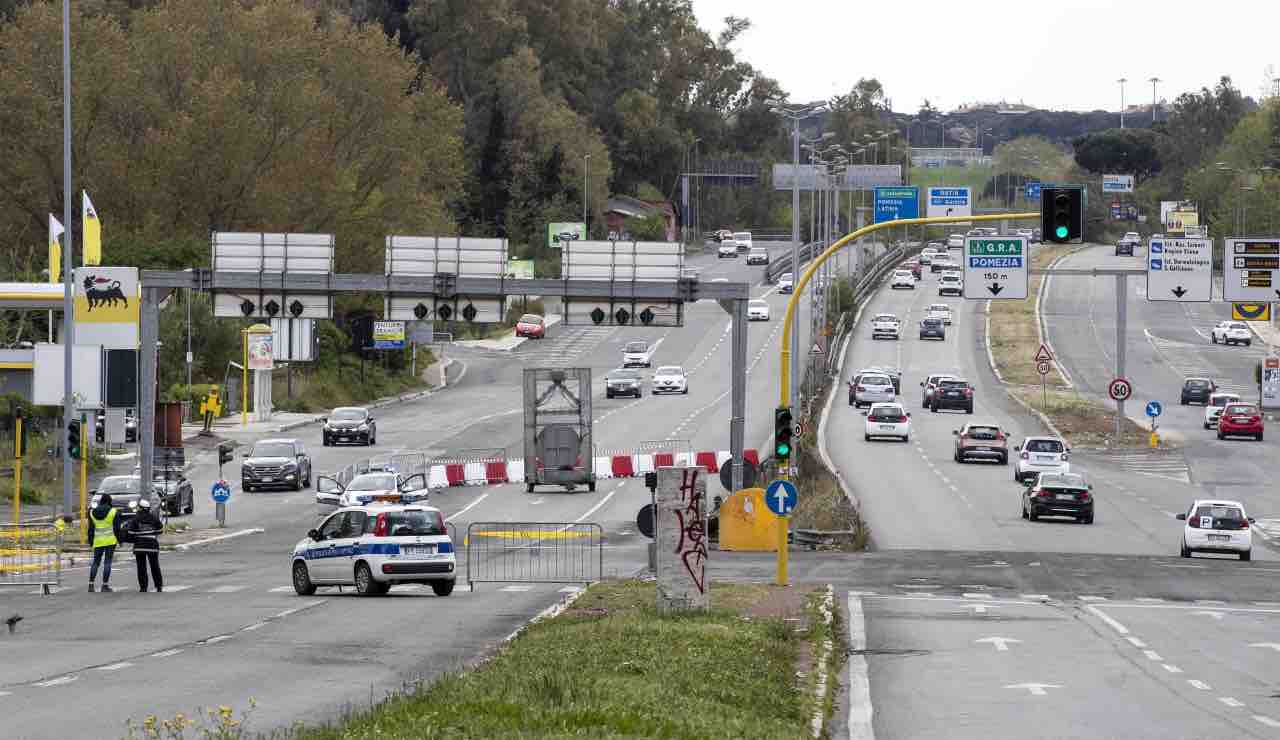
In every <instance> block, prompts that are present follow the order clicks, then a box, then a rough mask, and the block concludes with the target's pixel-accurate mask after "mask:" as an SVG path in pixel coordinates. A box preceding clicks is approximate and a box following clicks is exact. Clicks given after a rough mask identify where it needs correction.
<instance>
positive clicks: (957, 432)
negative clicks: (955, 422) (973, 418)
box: [951, 429, 960, 437]
mask: <svg viewBox="0 0 1280 740" xmlns="http://www.w3.org/2000/svg"><path fill="white" fill-rule="evenodd" d="M951 436H953V437H959V436H960V430H959V429H952V430H951Z"/></svg>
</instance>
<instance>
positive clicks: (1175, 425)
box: [1042, 247, 1280, 518]
mask: <svg viewBox="0 0 1280 740" xmlns="http://www.w3.org/2000/svg"><path fill="white" fill-rule="evenodd" d="M1061 264H1062V266H1064V267H1083V268H1089V267H1108V266H1118V265H1122V266H1136V267H1141V265H1142V264H1143V263H1142V259H1141V257H1139V259H1137V260H1136V261H1135V260H1133V259H1131V258H1128V257H1115V256H1113V255H1112V254H1111V253H1110V252H1108V251H1107V248H1105V247H1093V248H1088V249H1084V250H1082V251H1080V252H1077V253H1075V254H1073V255H1072V256H1070V257H1068V258H1067V259H1065V260H1063V261H1062V263H1061ZM1220 287H1221V286H1220V285H1219V286H1218V288H1219V289H1220ZM1145 289H1146V281H1145V280H1144V279H1142V278H1141V276H1139V277H1137V278H1131V279H1129V295H1128V297H1127V300H1128V306H1129V310H1128V330H1127V332H1126V345H1125V346H1126V347H1127V351H1126V355H1127V370H1126V374H1127V375H1128V377H1129V379H1130V380H1131V381H1132V382H1133V384H1134V388H1135V400H1136V401H1137V402H1136V403H1130V404H1128V406H1129V408H1128V409H1127V410H1128V412H1129V413H1130V415H1131V416H1137V415H1141V414H1142V413H1143V407H1144V406H1145V401H1147V400H1159V401H1161V402H1162V404H1163V406H1164V414H1163V415H1162V416H1161V417H1160V428H1161V433H1162V434H1163V435H1164V436H1166V437H1167V438H1168V439H1169V440H1170V441H1171V442H1172V443H1173V444H1174V445H1176V448H1177V449H1175V450H1173V451H1172V452H1171V454H1170V455H1168V456H1167V457H1166V459H1172V460H1174V461H1175V462H1177V461H1180V462H1181V464H1182V466H1183V469H1184V471H1185V474H1184V475H1182V478H1183V481H1182V482H1184V483H1190V484H1191V488H1192V490H1194V491H1195V492H1196V495H1199V496H1201V497H1204V498H1215V497H1222V498H1231V499H1239V500H1242V501H1243V502H1244V503H1245V505H1246V507H1248V508H1249V509H1250V511H1251V513H1253V514H1254V515H1255V516H1257V517H1259V518H1263V517H1265V518H1275V517H1277V516H1280V489H1277V487H1276V486H1275V485H1274V481H1275V479H1276V474H1277V473H1278V472H1280V462H1278V461H1277V460H1276V456H1275V447H1274V445H1275V444H1276V443H1275V440H1274V439H1271V438H1268V439H1266V440H1265V441H1263V442H1261V443H1259V442H1255V441H1252V440H1238V439H1228V440H1221V441H1220V440H1218V439H1217V438H1216V435H1215V434H1214V432H1213V431H1211V430H1206V429H1204V408H1203V407H1201V406H1181V405H1180V404H1179V391H1180V389H1181V387H1182V380H1183V379H1184V378H1185V377H1189V376H1204V377H1211V378H1213V379H1214V380H1215V381H1216V382H1217V383H1218V384H1219V386H1220V387H1222V388H1223V390H1230V391H1233V392H1237V393H1240V394H1241V396H1242V397H1243V398H1245V399H1253V400H1256V397H1257V386H1256V385H1254V383H1253V367H1254V365H1255V364H1256V363H1257V362H1259V361H1260V360H1261V358H1262V356H1263V354H1264V348H1263V347H1262V346H1261V343H1260V342H1259V343H1255V344H1254V345H1253V346H1252V347H1236V346H1231V347H1227V346H1222V345H1214V344H1211V343H1210V341H1209V336H1210V335H1209V331H1210V329H1211V328H1212V327H1213V325H1214V324H1216V323H1217V322H1219V321H1223V320H1226V319H1229V318H1230V312H1231V308H1230V306H1229V305H1228V304H1226V303H1208V304H1176V303H1170V302H1156V301H1148V300H1147V297H1146V294H1145ZM1218 294H1219V293H1218V292H1215V295H1218ZM1042 311H1043V314H1044V319H1045V324H1046V327H1047V332H1048V337H1049V339H1050V341H1051V342H1052V343H1053V346H1054V349H1055V351H1056V352H1057V354H1058V358H1059V361H1060V362H1063V363H1065V364H1066V367H1067V370H1068V372H1069V373H1070V375H1071V379H1072V381H1073V382H1074V383H1075V385H1076V387H1077V388H1079V389H1080V390H1081V391H1082V392H1085V393H1087V394H1089V395H1091V396H1093V397H1095V398H1099V399H1102V398H1104V397H1105V393H1106V385H1107V382H1108V380H1109V379H1110V378H1111V377H1112V376H1113V375H1114V354H1115V334H1116V324H1115V284H1114V280H1113V279H1101V278H1085V277H1074V276H1055V277H1054V278H1053V279H1052V282H1051V283H1050V286H1049V290H1048V292H1047V295H1046V298H1045V300H1044V302H1043V305H1042ZM1086 322H1087V327H1088V329H1087V330H1082V328H1083V327H1084V326H1085V325H1086ZM1139 418H1140V420H1141V421H1143V422H1144V423H1145V421H1146V419H1145V418H1144V417H1139ZM1149 464H1150V463H1149V458H1144V457H1143V456H1130V457H1129V458H1128V459H1127V460H1126V461H1125V462H1124V465H1125V466H1127V467H1128V468H1130V469H1132V470H1135V471H1138V472H1146V473H1147V474H1148V476H1149V477H1151V476H1154V475H1158V474H1159V473H1162V472H1163V473H1165V474H1166V475H1168V474H1169V473H1171V472H1172V471H1171V470H1169V469H1165V470H1156V469H1150V468H1146V467H1145V466H1147V465H1149Z"/></svg>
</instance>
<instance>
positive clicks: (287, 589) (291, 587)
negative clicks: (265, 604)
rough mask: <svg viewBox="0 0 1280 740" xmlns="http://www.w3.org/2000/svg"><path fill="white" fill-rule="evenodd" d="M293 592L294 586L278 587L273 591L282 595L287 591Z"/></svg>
mask: <svg viewBox="0 0 1280 740" xmlns="http://www.w3.org/2000/svg"><path fill="white" fill-rule="evenodd" d="M292 590H293V586H276V587H275V588H273V589H271V593H273V594H282V593H285V592H286V591H292Z"/></svg>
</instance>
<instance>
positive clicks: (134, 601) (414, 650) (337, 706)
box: [0, 248, 808, 738]
mask: <svg viewBox="0 0 1280 740" xmlns="http://www.w3.org/2000/svg"><path fill="white" fill-rule="evenodd" d="M780 249H781V248H779V250H780ZM690 262H691V265H692V266H695V267H698V268H700V269H701V276H702V279H704V280H710V279H715V278H726V279H728V280H732V281H739V280H742V281H750V282H752V283H753V284H756V283H758V282H759V279H760V277H759V276H760V274H761V271H762V268H760V267H750V268H748V267H747V266H745V265H744V264H743V261H742V260H741V259H734V260H728V259H725V260H717V259H716V258H715V257H714V254H713V255H711V256H709V257H695V258H692V259H691V260H690ZM752 295H753V296H760V295H765V296H767V299H768V300H769V302H770V305H771V308H772V313H773V316H774V318H775V320H773V321H770V322H767V323H766V322H756V323H753V324H751V325H750V331H749V340H750V347H749V353H748V361H749V363H750V368H751V373H750V376H749V387H748V397H749V398H753V399H754V398H772V397H773V396H774V395H775V394H776V392H777V391H776V388H777V385H776V384H777V377H778V375H777V372H778V371H777V361H778V360H777V357H778V355H777V352H776V348H777V346H778V342H779V335H780V330H781V321H780V320H778V317H780V315H781V313H782V308H783V306H784V305H785V303H784V300H783V299H784V298H785V297H784V296H778V295H776V294H773V293H772V291H771V290H770V286H761V285H754V287H753V288H752ZM686 308H687V313H686V322H685V326H683V327H681V328H648V329H644V328H637V329H625V330H624V329H614V328H608V327H596V326H562V325H560V326H556V327H553V328H552V329H551V330H550V333H549V336H548V338H547V339H545V340H541V341H529V342H525V343H524V344H523V345H522V346H520V347H518V348H517V349H516V350H514V351H511V352H507V353H498V352H486V351H480V350H465V351H464V350H461V349H458V350H452V351H451V354H452V356H454V357H455V358H456V359H458V360H460V361H462V362H464V363H465V364H466V366H467V369H466V372H465V374H464V376H463V378H462V380H461V382H460V383H458V384H457V386H456V387H453V388H450V389H449V390H447V391H444V392H442V393H438V394H436V395H433V396H431V397H429V398H427V399H424V400H422V401H420V402H415V403H407V404H404V405H402V406H398V407H390V408H387V409H383V410H381V411H379V412H378V413H377V414H376V416H377V422H378V431H379V433H378V446H377V447H376V448H374V449H372V450H370V449H366V448H362V447H322V446H321V445H320V440H319V435H320V430H319V428H318V427H317V426H307V427H303V428H301V429H298V430H296V431H294V432H292V433H291V434H292V435H293V436H297V437H298V438H300V439H303V440H304V441H306V442H307V443H308V444H309V447H310V451H311V452H312V454H313V458H314V465H315V470H316V471H317V473H323V472H332V471H336V470H337V469H339V468H341V467H343V466H344V465H347V464H350V463H352V462H355V461H357V460H360V459H362V458H366V457H368V456H369V455H370V454H371V453H373V454H383V453H389V452H394V451H396V450H427V451H429V452H430V453H431V454H440V455H444V454H457V453H460V452H462V451H465V450H471V449H481V448H490V449H491V448H498V447H502V448H506V449H507V450H508V452H509V454H510V455H511V456H512V457H518V456H521V451H520V450H521V447H520V444H519V442H520V437H519V429H520V425H519V422H520V419H521V404H520V387H519V379H520V372H521V370H522V368H524V367H530V366H547V365H570V366H588V367H591V368H592V370H593V377H594V378H595V380H596V386H597V392H596V394H595V400H594V411H595V416H596V418H595V424H594V434H595V442H596V445H597V448H598V449H599V450H602V451H607V450H631V449H634V448H635V446H636V444H637V443H638V442H640V441H643V440H687V441H688V443H689V445H690V446H691V447H692V448H693V449H695V450H708V449H710V450H721V449H728V426H729V425H728V419H729V404H730V399H729V385H728V377H729V367H730V353H729V334H728V328H729V317H728V315H727V314H726V313H725V312H724V311H723V310H722V309H721V308H720V306H719V305H718V304H717V303H715V302H713V301H704V302H698V303H696V304H693V305H690V306H687V307H686ZM801 326H802V327H803V328H804V329H805V330H807V326H808V319H807V315H806V316H802V319H801ZM642 338H643V339H648V340H650V341H651V342H653V343H655V344H658V349H657V351H656V353H655V358H654V359H655V363H656V364H683V365H684V366H685V368H686V369H687V371H688V372H689V374H690V392H689V393H688V395H676V396H662V397H655V396H652V395H649V394H646V395H645V396H644V397H643V398H642V399H639V400H635V399H615V400H605V399H604V394H603V387H602V385H601V383H600V379H601V378H602V376H603V374H604V372H605V371H607V370H608V369H611V368H613V367H616V366H617V364H618V361H619V359H620V356H621V348H622V345H623V343H624V342H625V341H630V340H633V339H642ZM802 339H803V340H805V341H807V339H808V338H807V337H802ZM656 364H655V367H656ZM746 430H747V441H748V446H752V447H754V446H757V445H759V444H760V443H762V442H763V441H764V440H765V438H766V437H767V436H768V435H770V434H771V432H772V414H771V409H770V406H769V405H768V404H761V403H751V404H750V405H749V407H748V417H747V426H746ZM279 436H288V435H279ZM601 454H603V452H602V453H601ZM190 477H191V478H192V480H193V482H194V484H195V486H196V490H197V492H202V491H207V490H208V486H209V484H210V482H211V481H212V480H214V479H215V477H216V466H214V465H211V464H210V463H209V462H207V461H206V462H202V463H201V464H199V465H198V466H197V467H196V468H195V469H194V470H193V471H192V472H191V474H190ZM718 491H719V485H718V483H713V484H712V485H711V491H709V492H718ZM713 495H714V494H713ZM648 500H649V492H648V490H647V489H645V488H644V487H643V480H637V479H625V480H622V479H619V480H604V481H601V482H600V484H599V487H598V490H597V491H596V492H595V493H588V492H586V491H584V490H581V489H580V490H579V491H578V492H576V493H562V492H556V491H549V490H539V491H538V492H537V493H535V494H532V495H531V494H528V493H526V492H525V490H524V486H523V485H522V484H511V485H502V486H490V487H458V488H450V489H446V490H443V491H441V492H439V493H436V494H434V495H433V496H432V502H431V503H432V504H433V505H435V506H437V507H439V508H440V509H441V510H442V511H443V512H444V513H445V515H446V516H447V517H449V520H450V522H451V523H452V524H453V525H455V526H456V527H457V530H458V532H459V533H460V534H461V533H465V531H466V528H467V526H468V524H470V523H472V522H480V521H498V522H516V521H539V522H597V523H599V524H601V526H602V527H603V528H604V531H605V540H606V544H605V555H604V570H605V573H606V575H630V574H632V573H634V572H636V571H637V570H639V569H640V568H642V567H643V566H644V564H645V562H646V555H645V553H646V543H647V540H645V539H644V538H642V537H641V536H640V535H639V534H638V533H637V532H636V527H635V516H636V513H637V512H638V510H639V509H640V507H641V506H642V505H644V504H645V503H647V502H648ZM229 511H230V515H229V528H230V531H235V530H237V529H239V528H246V527H260V528H263V529H264V530H265V532H264V533H262V534H259V535H250V536H244V537H239V538H235V539H231V540H226V541H223V542H219V543H213V544H209V545H206V546H203V547H199V548H196V549H193V550H191V551H189V552H184V553H172V554H169V553H166V554H165V555H164V557H163V564H164V568H165V578H166V591H165V593H163V594H154V593H151V594H146V595H142V594H138V593H136V591H135V588H134V583H135V582H134V573H133V563H132V558H130V557H129V556H128V555H127V554H125V559H118V560H117V567H116V571H115V575H114V576H113V579H112V582H113V585H115V586H116V587H117V588H119V591H118V592H117V593H114V594H88V593H84V592H83V586H81V585H79V584H82V583H84V581H85V580H86V579H85V569H84V567H83V565H79V564H78V565H77V566H76V567H75V568H73V569H72V570H71V571H69V572H68V573H67V574H66V575H65V577H64V584H65V585H66V588H65V589H64V590H63V591H60V592H59V593H57V594H55V595H53V596H49V597H41V596H38V595H35V594H30V593H21V594H19V593H14V592H13V591H8V592H4V593H3V594H0V598H3V600H4V601H3V604H4V609H5V611H6V612H9V611H10V609H11V610H12V611H14V612H17V613H20V614H22V615H23V617H24V620H23V622H22V623H21V625H20V628H19V632H18V634H19V635H20V637H19V638H17V639H10V640H9V641H8V642H7V643H6V645H5V656H6V660H5V664H6V671H5V675H4V676H3V677H2V678H0V706H5V705H8V706H14V707H16V706H21V707H22V708H23V709H22V711H21V712H16V713H10V714H9V717H8V719H7V723H6V727H5V733H4V734H5V736H6V737H13V738H44V737H50V738H62V737H69V736H75V735H78V736H84V737H99V736H103V735H104V731H103V728H111V730H110V731H109V732H107V733H105V734H107V735H113V734H120V735H123V734H124V727H125V725H124V723H125V721H126V720H127V719H130V718H132V719H134V720H135V721H138V720H141V719H142V717H143V716H145V715H146V714H148V713H156V714H159V715H162V716H172V715H173V714H175V713H177V712H185V713H187V714H190V713H191V712H192V711H193V710H194V709H195V708H196V707H199V706H208V705H220V704H226V705H230V706H233V707H236V708H237V709H244V708H245V707H247V706H248V704H249V701H250V698H252V699H254V701H255V702H256V704H257V708H256V709H255V710H254V711H253V714H252V717H251V725H252V727H253V728H254V729H257V730H270V729H273V728H280V727H287V726H288V725H290V724H292V723H293V722H295V721H298V720H302V721H308V722H317V721H323V720H327V719H333V718H335V717H337V716H339V715H340V713H341V712H342V711H343V710H344V709H345V708H347V707H348V706H359V705H362V704H365V703H367V702H369V701H370V700H371V699H375V700H376V699H378V698H381V697H382V696H384V695H385V694H386V693H388V692H390V691H395V690H399V689H401V688H402V687H403V686H404V685H405V684H406V683H410V682H413V681H416V680H421V679H427V680H429V679H431V678H434V677H436V676H439V675H441V674H442V673H443V672H445V671H448V670H452V669H455V668H457V667H459V666H462V665H464V664H466V663H468V662H471V661H473V660H475V659H476V658H477V657H479V656H481V655H483V654H485V653H486V652H487V651H489V650H492V649H493V648H494V647H495V646H497V645H498V644H499V643H500V642H501V641H502V640H503V639H505V638H506V637H507V636H508V635H509V634H511V633H512V631H514V630H516V629H517V628H518V627H519V626H520V625H522V624H523V623H525V622H526V621H527V620H528V619H529V618H531V617H532V616H534V615H535V614H537V613H538V612H539V611H542V610H543V609H545V608H547V607H548V606H550V605H553V604H554V603H555V602H556V601H558V600H559V599H561V598H562V597H563V595H564V593H563V592H564V591H566V590H570V589H573V588H575V587H572V586H569V587H566V586H564V585H563V584H554V585H551V584H546V585H532V584H487V583H486V584H477V585H476V588H475V590H474V591H470V590H468V589H466V588H465V587H461V586H460V588H459V589H458V590H456V591H455V592H454V594H453V595H452V596H450V597H448V598H438V597H435V596H433V595H431V592H430V590H429V589H421V588H417V587H397V588H395V589H393V590H392V592H391V595H390V596H389V597H387V598H381V599H364V598H358V597H356V596H354V594H353V593H351V591H350V590H349V589H348V590H346V592H345V593H337V592H335V591H332V590H325V589H322V590H321V591H320V592H319V593H318V594H317V595H316V596H315V597H311V598H300V597H297V596H295V595H294V594H293V593H292V588H291V586H290V581H289V572H288V567H289V558H288V553H289V552H290V551H291V549H292V546H293V545H294V543H295V542H297V541H298V540H299V539H300V538H302V537H303V536H304V533H305V532H306V531H307V529H309V528H310V527H311V526H313V524H314V523H315V521H316V518H317V515H318V514H319V513H321V511H320V510H319V509H318V507H317V506H316V505H315V503H314V498H313V495H312V493H311V492H309V491H301V492H284V493H261V494H241V493H239V492H238V491H237V493H236V495H235V497H234V498H233V499H232V502H231V504H230V509H229ZM192 523H193V525H194V526H197V527H203V526H210V525H211V524H212V506H211V505H210V504H209V503H208V500H207V498H205V497H203V496H202V498H201V499H200V501H199V503H198V508H197V512H196V513H195V514H194V515H193V517H192ZM122 560H123V562H122ZM67 706H74V707H76V708H77V711H75V712H67V711H66V710H65V707H67ZM117 731H118V732H117Z"/></svg>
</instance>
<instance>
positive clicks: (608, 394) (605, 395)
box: [604, 391, 613, 398]
mask: <svg viewBox="0 0 1280 740" xmlns="http://www.w3.org/2000/svg"><path fill="white" fill-rule="evenodd" d="M604 397H605V398H613V394H612V393H610V392H608V391H605V393H604Z"/></svg>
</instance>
